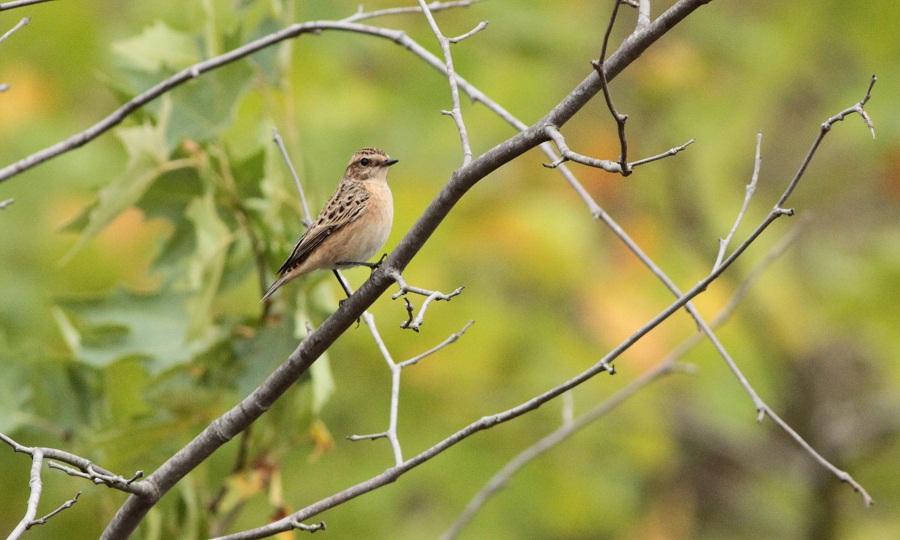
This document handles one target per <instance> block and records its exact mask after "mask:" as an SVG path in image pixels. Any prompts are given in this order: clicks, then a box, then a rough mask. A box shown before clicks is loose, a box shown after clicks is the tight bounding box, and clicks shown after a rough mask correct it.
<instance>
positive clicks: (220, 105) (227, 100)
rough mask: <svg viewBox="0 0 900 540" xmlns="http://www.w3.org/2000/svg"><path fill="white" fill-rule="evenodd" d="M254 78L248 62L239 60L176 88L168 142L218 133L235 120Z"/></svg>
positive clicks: (200, 137) (204, 138)
mask: <svg viewBox="0 0 900 540" xmlns="http://www.w3.org/2000/svg"><path fill="white" fill-rule="evenodd" d="M252 80H253V70H252V69H251V68H250V66H249V64H248V63H247V62H246V61H239V62H235V63H233V64H230V65H228V66H225V67H223V68H220V69H217V70H215V71H212V72H208V73H204V74H203V75H202V76H201V77H200V78H198V79H196V80H193V81H191V82H189V83H187V84H184V85H182V86H180V87H178V88H176V89H175V90H174V91H173V92H172V105H173V106H172V116H171V121H170V122H169V124H168V131H167V132H166V137H167V139H168V140H169V142H170V143H172V144H175V143H177V142H179V141H181V140H182V139H191V140H195V141H198V142H203V141H208V140H210V139H212V138H214V137H216V136H218V135H219V134H220V133H221V132H222V131H223V130H225V129H226V128H228V127H229V126H230V125H231V124H232V123H233V122H234V119H235V116H236V114H237V104H238V101H239V100H240V98H241V97H242V96H243V95H244V93H245V91H246V89H247V88H248V86H249V84H250V82H251V81H252Z"/></svg>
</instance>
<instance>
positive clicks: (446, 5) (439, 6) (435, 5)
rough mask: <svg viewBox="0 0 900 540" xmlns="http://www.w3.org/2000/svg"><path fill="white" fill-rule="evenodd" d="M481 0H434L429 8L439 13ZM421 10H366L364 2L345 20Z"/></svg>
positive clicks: (418, 10)
mask: <svg viewBox="0 0 900 540" xmlns="http://www.w3.org/2000/svg"><path fill="white" fill-rule="evenodd" d="M480 1H481V0H458V1H456V2H438V1H434V2H432V3H430V4H428V9H430V10H431V12H432V13H437V12H438V11H444V10H447V9H454V8H465V7H469V6H471V5H472V4H474V3H476V2H480ZM421 12H422V8H421V7H416V6H409V7H397V8H387V9H380V10H377V11H370V12H365V11H363V6H362V4H360V6H359V10H358V11H357V12H356V13H355V14H353V15H351V16H349V17H347V18H346V19H343V20H344V22H359V21H362V20H366V19H374V18H376V17H386V16H388V15H405V14H407V13H421Z"/></svg>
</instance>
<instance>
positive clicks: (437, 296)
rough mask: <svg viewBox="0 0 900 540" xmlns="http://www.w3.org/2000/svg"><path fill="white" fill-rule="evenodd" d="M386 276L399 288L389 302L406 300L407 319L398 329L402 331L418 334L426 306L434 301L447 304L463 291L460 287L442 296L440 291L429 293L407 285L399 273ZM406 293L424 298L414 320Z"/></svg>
mask: <svg viewBox="0 0 900 540" xmlns="http://www.w3.org/2000/svg"><path fill="white" fill-rule="evenodd" d="M388 275H389V276H390V277H391V278H392V279H393V280H394V281H396V282H397V285H399V286H400V291H399V292H396V293H394V294H393V295H392V296H391V300H396V299H398V298H400V297H401V296H402V297H403V299H404V300H406V310H407V312H409V319H408V320H406V321H404V322H402V323H401V324H400V328H403V329H404V330H407V329H409V330H412V331H413V332H418V331H419V328H420V327H421V326H422V324H423V323H424V322H425V310H427V309H428V306H429V305H431V303H432V302H434V301H435V300H445V301H448V302H449V301H450V300H451V299H452V298H453V297H454V296H459V295H460V294H462V291H463V289H465V287H464V286H461V287H457V288H456V289H455V290H454V291H453V292H451V293H449V294H444V293H442V292H440V291H429V290H428V289H422V288H420V287H413V286H411V285H407V283H406V281H405V280H404V279H403V276H402V275H401V274H400V272H397V271H392V272H389V273H388ZM408 293H413V294H418V295H421V296H424V297H425V301H424V302H422V307H421V309H419V314H418V315H416V317H415V318H413V316H412V314H413V306H412V304H411V303H410V301H409V299H408V298H406V295H407V294H408Z"/></svg>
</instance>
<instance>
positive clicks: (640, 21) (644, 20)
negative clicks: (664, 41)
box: [628, 0, 650, 32]
mask: <svg viewBox="0 0 900 540" xmlns="http://www.w3.org/2000/svg"><path fill="white" fill-rule="evenodd" d="M628 5H630V6H632V7H634V4H631V3H629V4H628ZM637 8H638V16H637V26H635V29H634V31H635V32H642V31H643V30H645V29H646V28H647V27H648V26H650V0H640V3H639V4H638V6H637Z"/></svg>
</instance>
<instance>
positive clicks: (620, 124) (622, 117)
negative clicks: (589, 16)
mask: <svg viewBox="0 0 900 540" xmlns="http://www.w3.org/2000/svg"><path fill="white" fill-rule="evenodd" d="M621 3H622V2H621V1H620V0H615V4H614V5H613V12H612V15H610V17H609V24H608V25H607V26H606V33H605V34H604V35H603V48H602V49H601V51H600V59H599V60H596V61H593V62H591V65H592V66H594V69H595V70H596V71H597V74H598V75H599V76H600V82H601V83H602V89H603V98H604V99H605V100H606V107H607V108H608V109H609V114H611V115H612V117H613V119H614V120H615V121H616V127H617V128H618V131H619V145H620V146H621V149H622V151H621V153H620V154H619V167H620V169H621V174H622V176H628V175H629V174H631V167H630V166H629V164H628V140H627V139H626V138H625V122H626V121H627V120H628V115H627V114H619V111H617V110H616V106H615V105H613V102H612V96H610V95H609V85H608V81H607V76H606V67H605V66H604V62H605V61H606V48H607V47H608V46H609V35H610V34H611V33H612V29H613V26H614V25H615V23H616V15H617V14H618V13H619V5H620V4H621ZM636 31H638V30H636Z"/></svg>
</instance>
